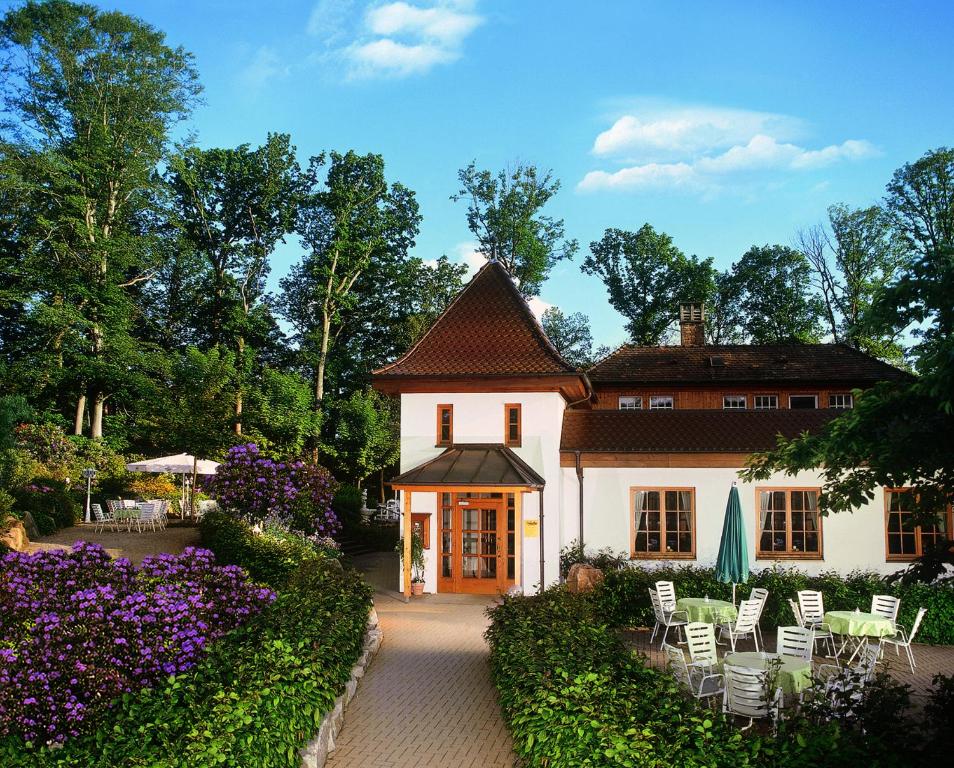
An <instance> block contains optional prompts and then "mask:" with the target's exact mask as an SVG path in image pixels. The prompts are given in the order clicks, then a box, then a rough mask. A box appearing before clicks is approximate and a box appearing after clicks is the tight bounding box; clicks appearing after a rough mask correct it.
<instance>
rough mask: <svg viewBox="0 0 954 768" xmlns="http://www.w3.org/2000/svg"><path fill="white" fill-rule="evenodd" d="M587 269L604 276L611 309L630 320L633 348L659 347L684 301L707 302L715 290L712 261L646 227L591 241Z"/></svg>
mask: <svg viewBox="0 0 954 768" xmlns="http://www.w3.org/2000/svg"><path fill="white" fill-rule="evenodd" d="M583 271H584V272H585V273H586V274H588V275H598V276H599V277H601V278H602V280H603V283H604V284H605V285H606V290H607V291H608V292H609V301H610V304H611V305H612V306H613V308H614V309H615V310H616V311H617V312H619V313H620V314H621V315H623V317H625V318H626V320H627V323H626V330H627V331H628V332H629V337H630V340H631V341H632V343H633V344H641V345H653V344H659V343H660V342H661V341H662V340H663V339H664V338H665V336H666V333H667V332H668V330H669V329H670V327H671V326H672V324H673V322H674V321H675V319H676V317H677V315H678V309H679V307H678V305H679V302H680V301H706V300H707V299H708V298H709V296H710V295H711V293H712V290H713V280H714V278H713V269H712V259H701V260H700V259H699V258H698V257H697V256H686V255H685V254H684V253H683V252H682V251H680V250H679V249H678V248H677V247H676V246H675V245H673V242H672V238H671V237H669V235H667V234H666V233H664V232H656V230H655V229H653V228H652V226H650V225H649V224H644V225H643V226H642V227H640V228H639V230H638V231H636V232H628V231H626V230H622V229H607V230H606V232H605V233H604V234H603V237H602V239H601V240H598V241H596V242H593V243H590V253H589V254H588V255H587V257H586V259H585V260H584V261H583Z"/></svg>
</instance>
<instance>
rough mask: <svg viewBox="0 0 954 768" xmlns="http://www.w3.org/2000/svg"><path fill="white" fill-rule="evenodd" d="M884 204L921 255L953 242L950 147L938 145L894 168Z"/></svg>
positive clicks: (953, 189)
mask: <svg viewBox="0 0 954 768" xmlns="http://www.w3.org/2000/svg"><path fill="white" fill-rule="evenodd" d="M887 192H888V194H887V198H886V206H887V210H888V213H889V214H890V216H891V219H892V221H893V223H894V226H895V228H896V230H897V231H898V233H899V234H900V235H901V237H902V238H903V239H904V240H905V242H906V243H907V245H908V247H909V248H911V249H912V250H914V251H917V252H918V253H920V254H922V255H926V254H928V253H937V251H938V250H939V249H940V248H942V247H944V246H946V245H950V244H951V243H952V242H954V149H948V148H947V147H939V148H938V149H934V150H931V151H929V152H926V153H925V154H924V156H923V157H922V158H921V159H920V160H917V161H915V162H913V163H905V164H904V165H903V166H901V167H900V168H899V169H898V170H896V171H895V172H894V176H893V177H892V179H891V181H890V182H889V184H888V189H887Z"/></svg>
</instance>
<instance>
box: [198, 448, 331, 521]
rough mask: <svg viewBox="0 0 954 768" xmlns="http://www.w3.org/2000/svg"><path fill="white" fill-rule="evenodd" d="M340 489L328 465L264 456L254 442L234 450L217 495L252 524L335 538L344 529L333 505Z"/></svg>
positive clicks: (218, 477) (217, 480) (217, 476)
mask: <svg viewBox="0 0 954 768" xmlns="http://www.w3.org/2000/svg"><path fill="white" fill-rule="evenodd" d="M337 488H338V483H337V481H336V480H335V479H334V477H332V475H331V473H330V472H329V471H328V470H327V469H325V468H324V467H320V466H318V465H317V464H310V463H306V462H303V461H276V460H274V459H271V458H269V457H267V456H264V455H262V453H261V452H260V451H259V449H258V446H257V445H256V444H255V443H246V444H244V445H235V446H233V447H232V448H230V449H229V452H228V455H227V456H226V458H225V461H224V462H223V463H222V464H221V465H220V466H219V468H218V470H217V471H216V473H215V478H214V481H213V488H212V492H213V493H214V494H215V497H216V501H217V502H218V503H219V506H221V507H222V508H223V509H225V510H226V511H228V512H229V513H230V514H232V515H235V516H237V517H239V518H241V519H243V520H245V521H247V522H248V523H250V524H252V525H256V524H258V525H265V526H276V527H278V528H281V529H283V530H288V531H295V532H298V533H302V534H304V535H306V536H310V535H315V534H317V535H318V536H334V535H335V534H336V533H337V532H338V530H339V528H340V524H339V522H338V518H337V516H336V515H335V513H334V510H333V509H332V507H331V501H332V499H333V498H334V495H335V491H336V490H337Z"/></svg>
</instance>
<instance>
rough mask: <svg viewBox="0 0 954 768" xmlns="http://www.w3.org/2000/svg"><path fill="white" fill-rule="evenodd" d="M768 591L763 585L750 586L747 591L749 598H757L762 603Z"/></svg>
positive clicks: (766, 598) (766, 597)
mask: <svg viewBox="0 0 954 768" xmlns="http://www.w3.org/2000/svg"><path fill="white" fill-rule="evenodd" d="M768 596H769V591H768V590H767V589H764V588H763V587H752V591H751V592H750V593H749V600H758V601H759V602H761V603H764V602H765V601H766V600H768Z"/></svg>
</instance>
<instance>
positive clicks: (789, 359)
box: [374, 262, 952, 594]
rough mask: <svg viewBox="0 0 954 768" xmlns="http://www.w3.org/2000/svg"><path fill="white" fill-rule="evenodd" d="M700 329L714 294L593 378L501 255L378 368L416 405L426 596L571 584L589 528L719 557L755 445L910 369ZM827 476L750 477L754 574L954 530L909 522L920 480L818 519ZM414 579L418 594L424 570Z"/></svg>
mask: <svg viewBox="0 0 954 768" xmlns="http://www.w3.org/2000/svg"><path fill="white" fill-rule="evenodd" d="M703 321H704V318H703V314H702V307H701V306H700V305H694V304H687V305H682V307H680V325H681V341H682V343H681V345H679V346H667V347H633V346H624V347H622V348H620V349H619V350H617V351H616V352H615V353H613V354H612V355H610V356H609V357H608V358H606V359H605V360H603V361H601V362H600V363H599V364H598V365H596V366H595V367H593V368H591V369H590V370H589V371H588V372H586V373H583V372H581V371H578V370H576V369H574V368H573V367H572V366H570V365H569V364H568V363H567V362H566V361H565V360H564V359H563V358H562V357H561V356H560V354H559V352H557V350H556V349H555V348H554V347H553V345H552V344H551V343H550V341H549V340H548V339H547V337H546V335H545V334H544V332H543V330H542V328H541V327H540V325H539V323H538V322H537V320H536V318H535V317H534V316H533V314H532V313H531V311H530V309H529V307H528V306H527V304H526V302H525V301H524V300H523V298H522V297H521V296H520V294H519V292H518V291H517V289H516V287H515V285H514V283H513V281H512V280H511V278H510V276H509V275H508V274H507V272H506V270H505V269H504V268H503V267H502V266H501V265H500V264H497V263H495V262H490V263H488V264H487V265H485V266H484V267H483V268H482V269H481V270H480V271H479V272H478V273H477V274H476V275H475V276H474V278H473V279H472V280H471V282H470V283H469V284H468V285H467V286H466V287H465V288H464V290H463V291H461V293H460V294H459V295H458V296H457V298H456V299H455V300H454V301H453V302H452V303H451V305H450V306H449V307H448V308H447V310H446V311H445V312H444V314H443V315H441V317H440V318H439V319H438V320H437V321H436V322H435V323H434V325H433V326H432V327H431V329H430V330H429V331H428V332H427V333H426V334H425V335H424V336H423V337H422V338H421V339H420V341H418V343H417V344H416V345H414V347H412V348H411V350H410V351H408V353H407V354H405V355H404V356H403V357H401V358H400V359H398V360H396V361H395V362H393V363H391V364H390V365H387V366H385V367H384V368H381V369H380V370H378V371H375V372H374V385H375V387H376V388H378V389H379V390H381V391H382V392H387V393H391V394H394V395H398V396H400V399H401V472H400V474H399V476H398V477H396V478H394V480H393V483H392V484H393V487H394V488H395V489H396V490H397V491H398V492H399V493H400V495H401V499H402V509H403V510H404V514H403V516H402V530H403V529H404V528H406V526H407V524H408V520H410V521H411V523H412V524H413V525H414V526H415V529H416V530H418V531H419V532H420V533H421V534H422V535H423V538H424V541H425V558H426V569H425V590H426V591H428V592H472V593H485V594H495V593H498V592H505V591H506V590H507V589H509V588H510V587H512V586H514V585H517V586H519V587H520V588H522V589H523V590H524V591H525V592H533V591H535V590H536V589H537V588H538V586H539V585H540V584H541V583H542V584H545V585H549V584H551V583H553V582H556V581H557V580H558V579H559V553H560V549H561V548H563V547H565V546H567V545H568V544H570V543H571V542H573V541H575V540H579V539H581V538H582V540H583V541H585V542H586V545H587V548H592V549H599V548H602V547H611V548H613V549H614V550H617V551H624V552H628V553H629V555H630V557H631V558H632V559H633V560H634V561H639V560H649V561H657V562H658V561H665V560H670V561H679V562H688V563H698V564H706V565H711V564H713V563H714V561H715V558H716V554H717V552H718V547H719V539H720V536H721V531H722V521H723V516H724V510H725V505H726V499H727V496H728V493H729V489H730V488H731V486H732V483H733V482H737V481H738V475H737V473H738V470H739V469H740V468H741V467H743V466H744V464H745V460H746V457H747V456H748V455H750V454H751V453H752V452H754V451H758V450H764V449H767V448H770V447H772V446H773V445H774V444H775V439H776V436H777V435H778V434H783V435H786V436H789V437H791V436H795V435H797V434H799V433H801V432H803V431H806V430H808V431H811V430H814V429H818V428H819V427H820V426H821V425H823V424H824V423H825V422H826V421H828V420H829V419H830V418H832V417H833V416H835V415H837V414H838V411H839V409H843V408H850V407H852V405H853V398H854V397H855V396H856V395H857V392H858V391H859V390H864V389H865V388H867V387H870V386H871V385H873V384H874V383H876V382H877V381H881V380H886V379H898V378H900V377H904V376H906V375H907V374H905V373H904V372H902V371H900V370H898V369H896V368H893V367H892V366H889V365H887V364H885V363H882V362H880V361H878V360H876V359H874V358H872V357H869V356H867V355H865V354H863V353H861V352H858V351H857V350H854V349H851V348H849V347H846V346H843V345H832V344H818V345H786V346H743V345H739V346H718V347H716V346H707V345H705V344H704V342H703V333H702V331H703ZM821 484H822V483H821V480H820V477H819V474H818V473H816V472H803V473H800V474H798V475H797V476H794V477H792V476H786V475H782V474H778V475H776V476H773V477H772V478H771V479H770V480H767V481H765V482H759V483H755V484H745V483H741V482H739V491H740V496H741V501H742V509H743V514H744V516H745V520H746V524H747V531H746V533H747V540H748V542H749V546H750V550H751V551H750V562H751V564H752V565H753V567H756V568H757V567H762V566H769V565H771V564H773V563H776V562H783V563H792V562H795V563H797V564H798V566H799V567H800V568H803V569H805V570H808V571H819V570H825V569H835V570H838V571H849V570H851V569H854V568H865V569H872V570H876V571H882V572H889V571H893V570H896V569H897V568H898V567H901V566H903V565H904V564H905V563H906V562H907V561H910V560H911V559H913V558H914V557H916V556H917V555H918V554H919V553H920V552H921V551H922V549H923V548H924V547H926V546H927V545H928V544H929V542H931V541H933V540H934V539H935V538H937V537H939V536H942V535H944V531H945V530H950V529H951V524H952V521H951V510H950V509H948V510H946V511H945V512H944V513H943V514H941V515H939V519H938V523H937V525H936V526H934V527H933V528H931V529H928V528H920V527H915V526H913V524H912V523H911V516H910V513H909V512H908V506H909V505H908V504H907V500H908V498H909V497H908V496H907V495H906V492H905V491H904V489H879V491H878V492H877V494H876V495H875V498H874V499H873V500H872V501H871V502H870V503H869V504H866V505H864V506H863V507H861V508H860V509H858V510H855V511H854V512H853V513H850V514H848V513H842V514H837V515H831V516H828V517H825V518H822V517H821V516H820V515H818V513H817V510H816V503H817V497H818V493H819V489H820V487H821ZM405 538H406V539H407V537H405ZM407 543H408V545H409V539H408V542H407ZM405 560H407V558H405ZM408 565H409V564H408ZM399 578H400V581H399V588H400V589H402V590H404V591H405V593H406V594H407V593H408V592H409V590H410V584H409V578H410V577H409V569H406V570H402V571H401V573H400V576H399Z"/></svg>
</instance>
